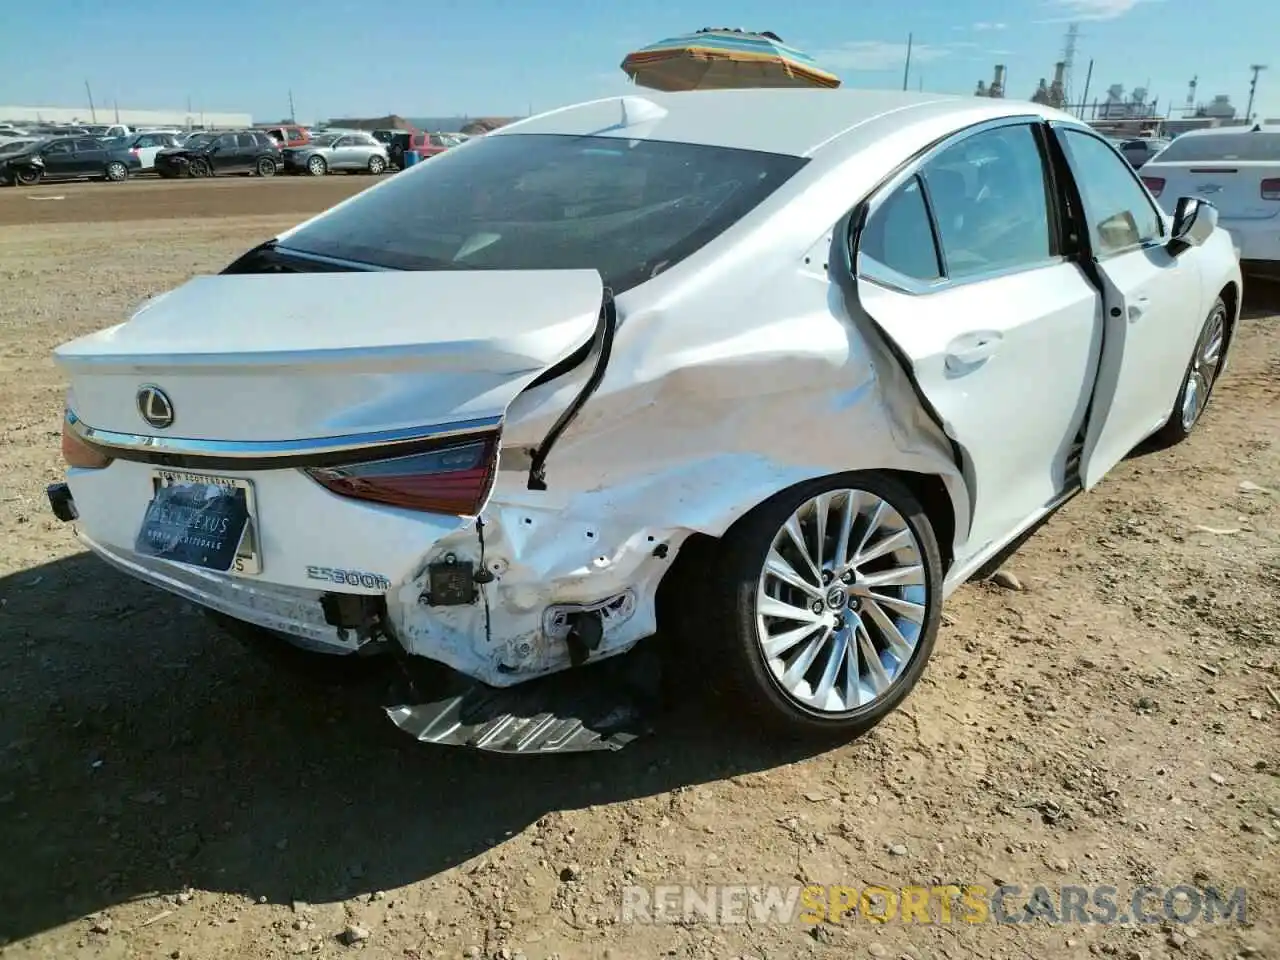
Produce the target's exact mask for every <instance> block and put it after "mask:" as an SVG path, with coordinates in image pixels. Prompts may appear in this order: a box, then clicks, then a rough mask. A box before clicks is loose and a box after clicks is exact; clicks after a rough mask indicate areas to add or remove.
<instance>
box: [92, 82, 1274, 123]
mask: <svg viewBox="0 0 1280 960" xmlns="http://www.w3.org/2000/svg"><path fill="white" fill-rule="evenodd" d="M1254 76H1255V77H1256V76H1257V74H1254ZM84 92H85V93H87V94H88V95H89V114H90V116H92V117H93V122H94V123H97V122H98V111H97V110H95V109H94V107H93V91H92V90H90V89H89V81H88V80H86V81H85V82H84ZM1250 100H1252V97H1251V98H1250Z"/></svg>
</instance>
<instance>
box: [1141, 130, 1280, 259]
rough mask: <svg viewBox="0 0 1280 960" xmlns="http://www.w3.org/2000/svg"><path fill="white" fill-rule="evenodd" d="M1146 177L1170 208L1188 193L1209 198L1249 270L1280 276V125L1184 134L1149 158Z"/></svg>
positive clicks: (1152, 189)
mask: <svg viewBox="0 0 1280 960" xmlns="http://www.w3.org/2000/svg"><path fill="white" fill-rule="evenodd" d="M1142 182H1143V183H1145V184H1146V185H1147V189H1149V190H1150V191H1151V193H1152V195H1154V196H1155V197H1156V198H1157V199H1158V200H1159V201H1160V204H1161V206H1163V207H1164V209H1165V211H1166V212H1169V213H1172V212H1173V210H1174V207H1175V205H1176V204H1177V202H1178V200H1179V198H1181V197H1183V196H1190V197H1201V198H1203V199H1205V200H1208V201H1209V202H1210V203H1212V204H1213V205H1214V206H1215V207H1217V208H1218V211H1219V213H1218V215H1219V218H1220V222H1221V224H1222V226H1223V227H1224V228H1226V230H1227V231H1228V232H1229V233H1230V234H1231V236H1232V239H1233V240H1234V242H1235V245H1236V248H1237V249H1238V250H1239V251H1240V260H1241V267H1242V268H1243V270H1244V272H1245V273H1249V274H1258V275H1262V276H1270V277H1273V278H1277V279H1280V126H1264V125H1257V126H1253V127H1214V128H1212V129H1208V130H1193V131H1190V132H1188V133H1184V134H1182V135H1181V136H1179V137H1178V139H1176V140H1174V141H1173V142H1172V143H1171V144H1169V146H1167V147H1166V148H1165V149H1164V150H1162V151H1160V152H1159V153H1157V154H1156V155H1155V156H1154V157H1153V158H1152V159H1151V160H1149V161H1148V162H1147V164H1146V165H1145V166H1144V167H1143V168H1142Z"/></svg>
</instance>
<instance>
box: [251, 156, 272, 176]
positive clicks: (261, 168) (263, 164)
mask: <svg viewBox="0 0 1280 960" xmlns="http://www.w3.org/2000/svg"><path fill="white" fill-rule="evenodd" d="M256 172H257V174H258V176H260V177H274V176H275V175H276V162H275V161H274V160H272V159H271V158H270V157H261V158H259V160H258V166H257V169H256Z"/></svg>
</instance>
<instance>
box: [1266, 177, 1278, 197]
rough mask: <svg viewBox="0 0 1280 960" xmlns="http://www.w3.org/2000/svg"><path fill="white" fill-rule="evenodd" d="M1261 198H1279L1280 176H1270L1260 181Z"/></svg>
mask: <svg viewBox="0 0 1280 960" xmlns="http://www.w3.org/2000/svg"><path fill="white" fill-rule="evenodd" d="M1262 199H1263V200H1280V177H1271V178H1270V179H1267V180H1263V181H1262Z"/></svg>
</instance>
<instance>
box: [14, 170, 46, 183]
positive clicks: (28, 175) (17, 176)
mask: <svg viewBox="0 0 1280 960" xmlns="http://www.w3.org/2000/svg"><path fill="white" fill-rule="evenodd" d="M43 176H44V171H43V170H41V169H40V168H39V167H19V168H18V169H17V170H15V171H13V182H14V183H16V184H17V185H18V186H20V187H34V186H35V185H36V184H37V183H39V182H40V178H41V177H43Z"/></svg>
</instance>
